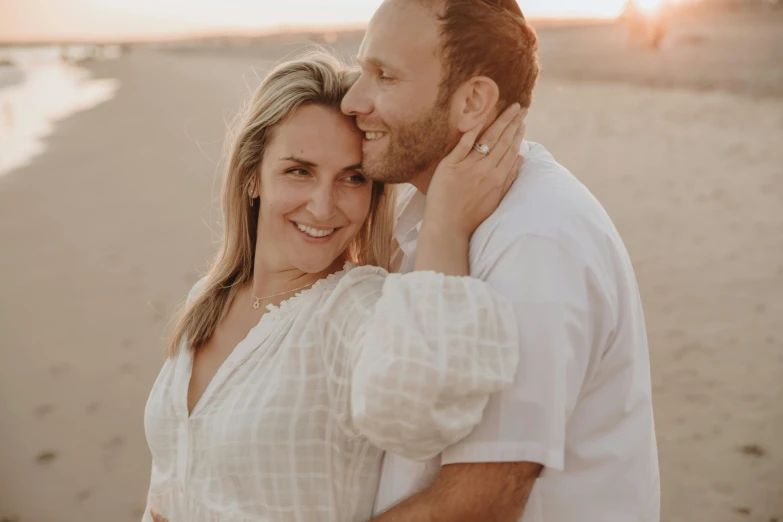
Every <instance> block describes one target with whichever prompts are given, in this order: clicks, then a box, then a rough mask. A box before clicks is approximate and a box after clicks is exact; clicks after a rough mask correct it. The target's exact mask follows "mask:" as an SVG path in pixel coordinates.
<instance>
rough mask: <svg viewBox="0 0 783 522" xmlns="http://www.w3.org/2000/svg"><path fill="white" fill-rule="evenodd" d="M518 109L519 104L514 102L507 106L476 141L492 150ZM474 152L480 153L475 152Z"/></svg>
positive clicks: (517, 112)
mask: <svg viewBox="0 0 783 522" xmlns="http://www.w3.org/2000/svg"><path fill="white" fill-rule="evenodd" d="M519 111H520V106H519V104H518V103H514V104H512V105H511V106H510V107H508V108H507V109H506V110H505V111H503V113H502V114H501V115H500V116H498V119H496V120H495V121H494V122H493V123H492V125H490V126H489V128H488V129H487V130H486V131H485V132H484V134H482V135H481V138H479V140H478V143H479V144H481V145H486V146H488V147H489V150H490V152H491V151H492V150H494V149H495V147H496V146H497V144H498V141H500V137H501V136H502V135H503V132H504V131H505V130H506V128H507V127H508V126H509V125H511V124H512V122H513V121H514V118H515V117H516V116H517V114H519ZM476 154H481V153H480V152H476Z"/></svg>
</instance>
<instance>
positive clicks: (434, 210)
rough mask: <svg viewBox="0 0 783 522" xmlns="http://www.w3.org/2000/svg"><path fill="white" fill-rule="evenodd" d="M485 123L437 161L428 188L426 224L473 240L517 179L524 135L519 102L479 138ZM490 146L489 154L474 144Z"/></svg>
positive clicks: (428, 226) (425, 225)
mask: <svg viewBox="0 0 783 522" xmlns="http://www.w3.org/2000/svg"><path fill="white" fill-rule="evenodd" d="M483 127H484V123H482V124H481V125H478V126H477V127H476V128H474V129H471V130H470V131H468V132H466V133H465V134H464V135H463V136H462V139H461V140H460V142H459V144H457V146H456V147H455V148H454V150H453V151H452V152H451V153H450V154H449V155H448V156H446V157H445V158H444V159H443V160H442V161H441V162H440V164H439V165H438V168H437V169H436V170H435V174H434V176H433V178H432V182H431V183H430V186H429V189H428V191H427V200H426V206H425V212H424V223H423V225H422V227H427V228H434V229H436V230H439V231H440V232H454V233H457V234H459V235H460V236H461V237H463V238H466V239H469V238H470V236H471V235H472V234H473V232H474V231H475V230H476V228H478V226H479V225H480V224H481V223H482V222H483V221H484V220H485V219H487V218H488V217H489V216H490V215H491V214H492V213H493V212H494V211H495V209H496V208H497V207H498V205H499V204H500V201H501V200H502V199H503V196H505V195H506V192H508V189H509V188H511V185H512V184H513V183H514V180H515V179H516V178H517V174H518V172H519V168H520V167H521V166H522V162H523V158H522V157H521V156H520V155H519V147H520V145H521V144H522V139H523V138H524V135H525V126H524V123H523V114H522V112H521V111H520V107H519V104H516V103H515V104H514V105H512V106H511V107H509V108H508V109H506V110H505V111H504V112H503V114H501V115H500V116H499V117H498V119H497V120H495V122H494V123H493V124H492V125H490V127H489V128H488V129H487V130H486V132H484V134H483V135H482V136H481V138H480V139H479V140H478V141H477V140H476V137H477V136H478V135H479V133H480V132H481V129H482V128H483ZM477 143H479V144H481V145H486V146H488V147H489V154H482V153H481V152H479V151H477V150H475V149H474V145H475V144H477Z"/></svg>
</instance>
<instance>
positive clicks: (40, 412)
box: [35, 404, 54, 418]
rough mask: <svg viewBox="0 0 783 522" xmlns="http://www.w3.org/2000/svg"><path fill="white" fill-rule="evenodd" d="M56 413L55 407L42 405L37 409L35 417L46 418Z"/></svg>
mask: <svg viewBox="0 0 783 522" xmlns="http://www.w3.org/2000/svg"><path fill="white" fill-rule="evenodd" d="M53 411H54V406H52V405H51V404H42V405H40V406H38V407H37V408H36V409H35V416H36V417H38V418H42V417H46V416H47V415H49V414H50V413H52V412H53Z"/></svg>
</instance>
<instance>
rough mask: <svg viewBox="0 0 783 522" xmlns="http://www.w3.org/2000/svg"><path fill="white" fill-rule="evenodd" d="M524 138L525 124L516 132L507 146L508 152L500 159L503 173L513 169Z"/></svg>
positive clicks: (499, 164) (500, 167)
mask: <svg viewBox="0 0 783 522" xmlns="http://www.w3.org/2000/svg"><path fill="white" fill-rule="evenodd" d="M524 138H525V126H524V124H522V125H520V126H519V128H517V132H516V134H514V136H513V138H512V140H511V144H510V145H509V146H508V147H507V148H506V153H505V154H504V155H503V157H502V158H501V159H500V163H498V165H497V167H498V169H499V170H500V172H501V173H503V172H508V170H509V169H511V168H512V166H513V165H514V162H516V160H517V156H519V147H520V146H521V145H522V140H523V139H524Z"/></svg>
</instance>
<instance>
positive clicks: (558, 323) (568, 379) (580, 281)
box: [441, 236, 602, 470]
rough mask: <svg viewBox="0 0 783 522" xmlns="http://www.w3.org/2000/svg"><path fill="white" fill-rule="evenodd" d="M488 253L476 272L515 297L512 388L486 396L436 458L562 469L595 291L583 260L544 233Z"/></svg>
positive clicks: (587, 353) (586, 352)
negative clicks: (476, 419) (468, 424)
mask: <svg viewBox="0 0 783 522" xmlns="http://www.w3.org/2000/svg"><path fill="white" fill-rule="evenodd" d="M493 257H494V259H493V260H492V265H491V266H490V267H489V269H488V270H487V271H486V272H485V273H484V274H482V278H484V279H485V280H486V281H487V282H488V283H489V284H490V285H491V286H492V287H494V288H496V289H497V290H498V291H499V292H501V293H503V294H504V295H505V296H506V297H508V298H509V299H510V300H511V301H512V302H513V306H514V311H515V314H516V318H517V325H518V328H519V346H518V350H519V361H518V370H517V372H516V376H515V379H514V385H513V387H512V388H511V389H509V390H507V391H504V392H502V393H499V394H497V395H495V396H493V397H492V398H491V399H490V401H489V404H488V405H487V409H486V411H485V413H484V417H483V419H482V421H481V423H480V424H479V425H478V426H477V427H476V429H475V430H474V431H473V432H472V433H471V434H470V435H469V436H468V437H467V438H465V439H464V440H462V441H460V442H459V443H457V444H455V445H453V446H451V447H449V448H447V449H446V450H445V451H444V452H443V454H442V460H441V463H442V464H452V463H469V462H522V461H527V462H537V463H540V464H543V465H544V466H546V467H549V468H554V469H559V470H562V469H563V462H564V451H565V433H566V424H567V422H568V418H569V416H570V414H571V412H572V411H573V409H574V406H575V403H576V400H577V397H578V395H579V393H580V390H581V389H582V384H583V382H584V380H585V375H586V372H587V369H588V367H589V365H590V358H591V346H592V344H593V343H592V340H593V337H594V334H595V332H594V329H595V328H594V324H595V321H594V318H593V317H592V315H591V314H595V313H596V312H595V310H597V309H600V307H601V306H602V304H601V303H599V302H596V300H597V299H600V292H599V291H598V289H597V288H596V284H595V278H594V277H593V275H592V274H591V272H590V270H589V268H588V267H587V266H586V264H585V262H584V261H582V260H581V259H580V258H579V256H577V255H575V254H573V253H571V252H569V251H568V250H566V249H565V248H564V247H562V246H561V245H559V244H558V243H557V242H556V241H554V240H552V239H549V238H545V237H539V236H522V237H518V238H516V239H514V240H513V241H511V242H510V244H508V245H507V246H506V247H505V248H504V249H502V251H501V252H500V254H499V255H495V256H493ZM591 302H592V304H591Z"/></svg>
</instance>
